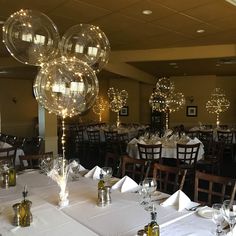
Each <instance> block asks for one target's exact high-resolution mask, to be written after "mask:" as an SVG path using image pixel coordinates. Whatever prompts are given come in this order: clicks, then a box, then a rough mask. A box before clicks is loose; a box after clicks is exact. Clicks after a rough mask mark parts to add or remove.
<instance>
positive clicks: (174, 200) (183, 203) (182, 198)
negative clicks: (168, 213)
mask: <svg viewBox="0 0 236 236" xmlns="http://www.w3.org/2000/svg"><path fill="white" fill-rule="evenodd" d="M190 203H191V200H190V199H189V197H188V196H187V195H186V194H185V193H184V192H182V191H181V190H178V191H176V192H175V193H174V194H172V195H171V196H170V197H169V198H167V199H166V200H165V201H164V202H162V203H161V206H164V207H165V206H176V207H177V210H178V211H182V210H183V209H184V208H186V207H187V206H189V204H190Z"/></svg>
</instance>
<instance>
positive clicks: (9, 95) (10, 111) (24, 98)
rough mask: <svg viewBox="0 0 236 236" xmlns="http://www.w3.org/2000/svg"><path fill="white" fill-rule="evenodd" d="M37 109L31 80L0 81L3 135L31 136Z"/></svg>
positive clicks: (33, 130) (33, 132)
mask: <svg viewBox="0 0 236 236" xmlns="http://www.w3.org/2000/svg"><path fill="white" fill-rule="evenodd" d="M37 109H38V107H37V102H36V100H35V98H34V97H33V92H32V81H31V80H23V79H9V78H8V79H4V78H1V79H0V111H1V129H2V132H3V133H7V134H12V135H17V136H33V135H34V134H35V129H34V125H35V117H37V112H38V110H37Z"/></svg>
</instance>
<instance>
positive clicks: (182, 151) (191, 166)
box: [176, 143, 200, 185]
mask: <svg viewBox="0 0 236 236" xmlns="http://www.w3.org/2000/svg"><path fill="white" fill-rule="evenodd" d="M199 148H200V143H196V144H180V143H177V145H176V165H177V167H178V168H181V169H184V170H187V171H188V172H187V176H186V182H188V184H190V185H191V184H192V183H193V182H194V175H195V171H196V164H197V157H198V152H199Z"/></svg>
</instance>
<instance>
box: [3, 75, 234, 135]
mask: <svg viewBox="0 0 236 236" xmlns="http://www.w3.org/2000/svg"><path fill="white" fill-rule="evenodd" d="M171 80H173V81H174V83H175V87H176V91H180V92H183V93H184V95H185V96H186V97H189V96H193V97H194V101H193V102H192V103H190V101H186V106H189V105H191V106H197V107H198V116H197V117H187V116H186V106H185V107H184V109H182V110H180V111H178V112H176V113H173V114H171V115H170V127H173V126H175V125H179V124H184V125H185V126H186V127H192V126H196V125H198V122H199V121H201V122H202V123H206V124H215V120H216V117H215V115H212V114H209V113H208V112H207V111H206V109H205V104H206V101H207V100H208V99H209V97H210V93H211V92H212V90H213V89H214V88H215V87H221V88H222V89H224V90H225V93H226V95H227V97H228V98H229V100H230V102H231V106H230V109H229V110H228V111H227V112H225V113H223V114H222V115H221V117H220V119H221V123H223V124H229V125H231V124H234V125H235V124H236V96H235V94H234V93H235V91H236V78H234V77H216V76H183V77H176V78H171ZM99 87H100V95H102V96H103V97H104V98H106V99H108V98H107V90H108V88H109V87H114V88H118V89H126V90H127V92H128V94H129V98H128V100H127V105H128V106H129V116H127V117H125V116H122V117H121V122H124V123H126V122H127V123H129V122H139V123H150V112H151V109H150V106H149V104H148V100H149V96H150V94H151V92H152V89H153V87H154V86H152V85H150V84H144V83H140V82H138V81H135V80H132V79H127V78H122V77H120V78H99ZM13 98H16V103H15V102H14V101H13V100H14V99H13ZM0 108H1V118H2V132H5V133H8V134H13V135H20V136H31V135H34V117H37V112H38V105H37V102H36V100H35V99H34V97H33V93H32V81H30V80H20V79H4V78H1V79H0ZM77 121H80V122H98V116H97V115H95V114H94V113H93V112H92V110H90V111H88V112H87V113H86V114H85V115H81V116H77V117H74V118H71V119H67V122H77ZM103 122H108V123H111V124H115V122H116V114H115V113H114V112H111V111H110V110H109V109H107V110H106V111H105V112H104V113H103Z"/></svg>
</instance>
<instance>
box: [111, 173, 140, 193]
mask: <svg viewBox="0 0 236 236" xmlns="http://www.w3.org/2000/svg"><path fill="white" fill-rule="evenodd" d="M137 187H138V184H137V183H136V182H135V181H134V180H132V179H131V178H130V177H129V176H127V175H126V176H124V177H123V178H122V179H121V180H119V181H118V182H117V183H116V184H114V185H113V186H112V189H114V190H115V189H120V191H121V192H122V193H124V192H127V191H130V190H132V189H134V188H137Z"/></svg>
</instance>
